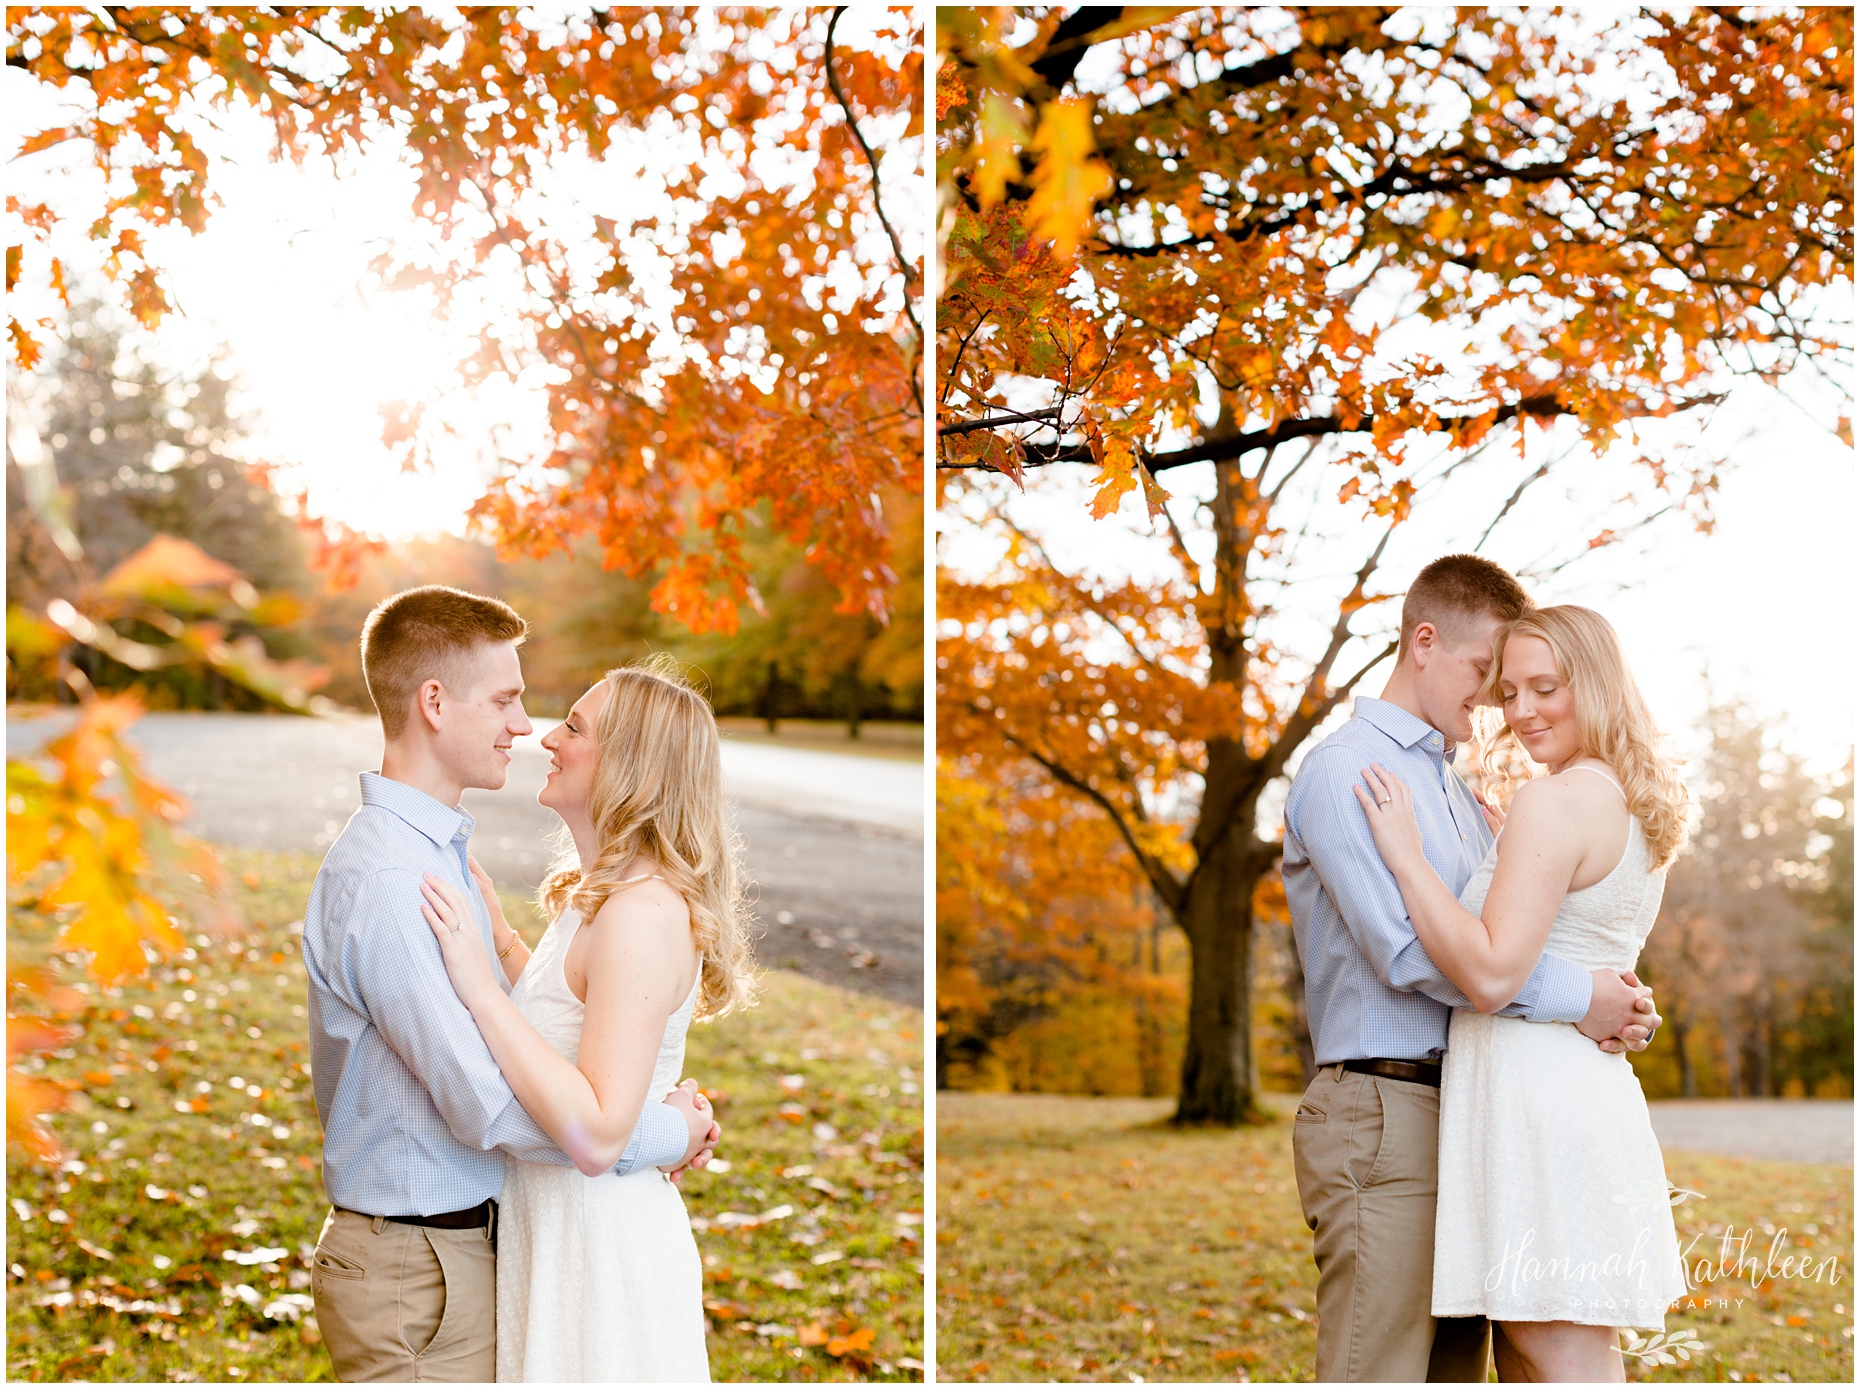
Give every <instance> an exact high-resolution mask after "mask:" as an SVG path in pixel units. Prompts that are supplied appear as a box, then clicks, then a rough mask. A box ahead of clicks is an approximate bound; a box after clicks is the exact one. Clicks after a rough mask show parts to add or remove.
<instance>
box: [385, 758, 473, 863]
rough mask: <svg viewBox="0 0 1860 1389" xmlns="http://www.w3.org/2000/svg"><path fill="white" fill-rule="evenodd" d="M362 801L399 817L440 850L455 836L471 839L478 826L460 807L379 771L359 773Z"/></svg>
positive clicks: (455, 837)
mask: <svg viewBox="0 0 1860 1389" xmlns="http://www.w3.org/2000/svg"><path fill="white" fill-rule="evenodd" d="M362 804H363V805H378V806H380V807H381V808H382V809H383V810H385V811H387V812H388V813H389V814H391V815H395V816H398V817H399V818H400V819H402V820H405V821H406V822H407V823H408V824H410V825H412V826H413V827H414V828H415V829H416V830H418V831H419V832H420V833H421V834H423V835H425V836H426V837H427V838H428V839H430V840H432V841H433V843H434V844H436V845H438V846H439V847H440V848H442V849H443V848H445V847H446V846H447V845H448V844H450V843H452V841H453V840H455V839H459V838H465V839H470V838H471V832H472V831H473V830H474V829H476V828H477V822H476V821H474V820H473V819H472V818H471V816H469V815H467V814H466V813H465V809H464V807H463V806H445V805H441V804H440V803H439V802H438V801H436V800H434V799H433V798H432V797H431V796H429V795H427V794H426V792H424V791H422V790H420V789H419V788H418V787H416V786H409V785H408V784H407V783H406V782H404V781H395V780H394V779H393V778H392V777H384V776H382V775H381V773H379V772H363V773H362Z"/></svg>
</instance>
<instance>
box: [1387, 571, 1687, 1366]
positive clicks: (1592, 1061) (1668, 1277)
mask: <svg viewBox="0 0 1860 1389" xmlns="http://www.w3.org/2000/svg"><path fill="white" fill-rule="evenodd" d="M1496 649H1497V651H1498V653H1499V659H1498V660H1497V661H1496V662H1495V663H1494V665H1493V667H1492V669H1491V672H1490V673H1489V675H1488V677H1487V682H1486V689H1485V693H1486V696H1487V698H1488V699H1489V700H1490V701H1491V702H1494V703H1496V704H1497V705H1498V706H1499V707H1500V708H1501V709H1502V711H1503V715H1504V730H1503V732H1502V733H1500V734H1499V735H1498V737H1497V739H1495V740H1494V741H1493V743H1492V744H1491V745H1489V746H1488V747H1487V749H1486V755H1487V760H1488V764H1489V763H1490V761H1491V759H1492V758H1493V757H1494V756H1495V755H1496V754H1497V753H1498V752H1499V751H1501V750H1502V748H1503V747H1505V746H1510V745H1515V746H1518V747H1521V748H1522V749H1523V751H1524V752H1525V754H1526V755H1527V756H1529V757H1530V759H1531V760H1532V761H1533V762H1535V763H1537V764H1539V765H1540V766H1541V767H1543V768H1544V769H1545V770H1546V771H1547V772H1548V773H1549V775H1545V776H1539V777H1536V778H1535V779H1532V780H1529V781H1526V782H1525V783H1524V785H1522V786H1521V787H1519V788H1518V791H1517V793H1516V795H1515V796H1514V797H1513V798H1512V801H1511V806H1510V810H1509V813H1508V815H1506V816H1504V817H1503V818H1502V819H1501V818H1500V817H1499V816H1498V815H1497V812H1495V811H1494V812H1492V819H1493V821H1494V825H1493V827H1494V829H1496V830H1497V831H1498V834H1499V837H1498V840H1497V842H1496V843H1495V844H1494V845H1493V847H1492V849H1491V851H1490V852H1489V853H1488V854H1487V855H1486V858H1485V861H1484V863H1483V864H1482V865H1481V866H1480V868H1479V869H1478V871H1477V872H1475V873H1474V874H1473V876H1472V879H1471V881H1469V882H1468V883H1467V885H1466V888H1465V890H1464V891H1463V892H1461V893H1460V894H1459V896H1458V898H1457V899H1456V898H1455V897H1454V895H1453V894H1452V893H1451V892H1450V891H1449V890H1448V889H1447V887H1446V885H1445V884H1444V883H1443V882H1442V881H1441V879H1440V876H1439V874H1437V873H1436V872H1435V871H1434V869H1433V868H1432V867H1430V866H1429V864H1428V862H1427V860H1426V858H1425V857H1424V855H1423V853H1422V848H1421V837H1420V832H1419V830H1418V828H1417V827H1416V820H1415V815H1414V810H1413V798H1412V796H1411V794H1410V792H1409V788H1408V787H1407V786H1406V785H1405V784H1404V783H1403V782H1402V781H1401V779H1400V778H1398V777H1396V776H1395V775H1394V774H1393V773H1390V772H1388V771H1386V770H1384V769H1383V768H1382V767H1380V766H1372V767H1371V768H1370V769H1369V770H1367V771H1365V773H1364V776H1363V779H1364V783H1365V784H1364V785H1363V786H1360V787H1358V788H1357V798H1358V800H1359V801H1360V802H1361V803H1362V805H1363V809H1364V812H1365V813H1366V814H1367V815H1368V817H1369V824H1370V829H1371V831H1372V833H1373V834H1374V835H1375V840H1376V847H1377V848H1378V849H1379V850H1380V852H1381V854H1382V857H1383V860H1384V862H1385V863H1387V865H1388V867H1389V869H1390V871H1391V872H1392V873H1393V874H1394V875H1395V879H1396V882H1397V884H1398V886H1399V887H1400V889H1401V895H1402V900H1403V902H1404V903H1405V904H1406V906H1407V909H1408V915H1409V919H1410V920H1411V921H1412V922H1413V923H1414V929H1415V933H1416V935H1417V936H1418V937H1419V938H1420V941H1421V943H1422V945H1423V946H1424V947H1425V948H1426V950H1427V953H1428V954H1429V955H1430V956H1431V957H1432V958H1433V960H1434V962H1435V963H1436V964H1437V965H1438V966H1439V968H1440V969H1441V971H1442V972H1443V973H1444V974H1445V975H1446V976H1447V977H1448V978H1449V979H1451V980H1452V981H1453V982H1454V983H1455V984H1457V985H1458V986H1459V987H1460V989H1461V990H1462V991H1464V993H1465V994H1466V996H1467V997H1468V998H1469V999H1470V1000H1472V1003H1473V1007H1474V1008H1475V1009H1477V1011H1468V1010H1464V1009H1462V1010H1459V1011H1456V1012H1455V1013H1454V1014H1453V1019H1452V1024H1451V1032H1450V1040H1449V1044H1448V1047H1447V1051H1446V1060H1445V1065H1444V1069H1443V1072H1442V1075H1441V1087H1440V1178H1439V1181H1440V1185H1439V1192H1440V1195H1439V1202H1438V1205H1437V1209H1436V1216H1435V1231H1434V1250H1435V1254H1434V1286H1433V1313H1434V1315H1435V1316H1436V1317H1472V1316H1483V1317H1487V1318H1489V1319H1490V1320H1491V1321H1492V1322H1493V1323H1494V1330H1495V1336H1494V1347H1493V1348H1494V1354H1495V1358H1496V1359H1497V1361H1498V1368H1499V1374H1500V1376H1501V1378H1503V1379H1506V1380H1531V1381H1564V1382H1571V1381H1573V1382H1583V1381H1588V1382H1597V1381H1620V1380H1621V1379H1622V1378H1623V1371H1622V1364H1621V1355H1620V1350H1619V1348H1618V1344H1617V1333H1616V1328H1618V1327H1624V1326H1632V1327H1647V1328H1663V1327H1664V1325H1665V1322H1664V1314H1665V1312H1666V1308H1667V1305H1668V1304H1669V1303H1670V1302H1672V1301H1673V1300H1674V1299H1675V1298H1678V1297H1681V1296H1683V1295H1684V1293H1685V1278H1684V1273H1683V1271H1682V1269H1681V1267H1680V1260H1679V1250H1678V1243H1677V1240H1676V1238H1675V1235H1674V1230H1673V1217H1672V1211H1671V1208H1670V1206H1669V1204H1668V1197H1667V1183H1666V1172H1665V1168H1664V1166H1663V1164H1662V1161H1661V1157H1660V1149H1659V1145H1658V1143H1657V1142H1655V1140H1654V1136H1653V1129H1652V1126H1651V1124H1650V1123H1649V1121H1648V1118H1647V1104H1646V1100H1645V1098H1644V1097H1643V1096H1642V1094H1641V1089H1640V1084H1639V1082H1638V1081H1637V1080H1636V1079H1635V1076H1634V1071H1633V1069H1632V1067H1630V1066H1629V1064H1628V1060H1627V1057H1626V1056H1624V1055H1620V1054H1611V1053H1609V1052H1605V1051H1601V1050H1598V1049H1597V1048H1596V1047H1595V1046H1594V1045H1593V1044H1592V1043H1591V1042H1589V1041H1588V1040H1587V1039H1585V1038H1584V1037H1582V1036H1581V1035H1580V1034H1579V1033H1578V1032H1577V1031H1576V1029H1575V1028H1574V1027H1570V1026H1564V1025H1557V1024H1543V1023H1538V1024H1532V1023H1527V1022H1523V1021H1521V1020H1519V1019H1516V1018H1507V1017H1500V1016H1497V1013H1498V1011H1499V1010H1500V1009H1501V1008H1503V1007H1504V1006H1505V1005H1506V1004H1507V1003H1508V1002H1509V1001H1510V1000H1511V999H1512V998H1513V997H1515V996H1516V994H1517V992H1518V989H1519V987H1520V986H1521V985H1522V984H1523V983H1524V981H1525V979H1526V978H1527V977H1528V976H1529V975H1530V973H1531V970H1532V968H1533V966H1534V965H1535V964H1536V962H1537V960H1538V957H1539V956H1540V955H1542V954H1544V953H1545V952H1546V951H1548V952H1551V953H1554V954H1555V955H1557V956H1559V957H1561V958H1563V959H1566V960H1569V961H1571V962H1573V963H1575V964H1578V965H1581V966H1584V967H1587V968H1591V969H1610V970H1631V969H1632V968H1633V965H1634V961H1635V958H1636V956H1638V955H1639V953H1640V948H1641V945H1642V944H1643V942H1645V940H1646V938H1647V933H1648V931H1649V929H1650V928H1651V927H1652V925H1653V921H1654V917H1655V915H1656V914H1657V912H1658V911H1659V907H1660V896H1661V892H1662V891H1663V888H1664V885H1665V879H1666V868H1667V865H1668V864H1670V863H1671V862H1672V860H1673V857H1674V855H1675V854H1677V853H1678V852H1679V850H1680V848H1681V846H1682V845H1683V843H1684V840H1685V813H1686V796H1685V791H1684V788H1683V786H1682V785H1681V783H1680V781H1679V778H1678V776H1677V774H1676V772H1675V769H1674V767H1673V764H1672V763H1671V762H1670V761H1669V760H1668V759H1666V758H1665V757H1664V756H1662V755H1661V753H1660V751H1659V747H1658V734H1657V731H1656V729H1655V727H1654V724H1653V720H1652V717H1651V715H1650V714H1649V713H1648V710H1647V705H1646V701H1645V700H1644V699H1643V698H1642V697H1641V693H1640V690H1639V688H1638V687H1637V686H1636V685H1635V683H1634V679H1633V676H1632V675H1631V674H1630V673H1629V671H1628V668H1627V664H1626V662H1625V660H1624V659H1623V658H1622V654H1621V648H1620V643H1619V641H1618V640H1617V638H1616V636H1615V632H1614V629H1613V628H1612V627H1610V626H1609V625H1608V623H1607V622H1606V621H1605V620H1604V619H1603V618H1602V617H1601V616H1600V615H1599V614H1597V613H1594V612H1591V611H1590V610H1588V609H1587V608H1579V607H1572V606H1564V607H1552V608H1540V609H1535V610H1532V611H1530V612H1527V613H1526V614H1525V615H1524V616H1522V617H1520V618H1518V619H1516V620H1515V621H1512V622H1510V623H1508V624H1507V625H1506V627H1505V628H1504V630H1503V631H1502V632H1501V633H1500V637H1499V641H1498V643H1497V647H1496Z"/></svg>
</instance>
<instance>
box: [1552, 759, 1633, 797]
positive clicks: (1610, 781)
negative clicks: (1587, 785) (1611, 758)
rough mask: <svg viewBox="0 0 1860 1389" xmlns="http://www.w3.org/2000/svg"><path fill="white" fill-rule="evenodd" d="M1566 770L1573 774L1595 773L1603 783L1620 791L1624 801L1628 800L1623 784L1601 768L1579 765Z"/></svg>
mask: <svg viewBox="0 0 1860 1389" xmlns="http://www.w3.org/2000/svg"><path fill="white" fill-rule="evenodd" d="M1565 770H1566V771H1571V772H1594V773H1595V774H1596V775H1597V776H1598V777H1600V778H1601V779H1602V780H1603V781H1605V782H1607V783H1608V784H1609V785H1610V786H1612V787H1614V788H1615V790H1616V791H1619V792H1620V794H1621V799H1622V800H1623V801H1626V800H1627V792H1626V791H1622V790H1621V783H1620V782H1618V781H1616V780H1615V779H1614V778H1613V777H1611V776H1609V775H1608V773H1607V772H1604V771H1603V770H1602V769H1601V768H1600V767H1590V766H1583V765H1578V766H1574V767H1569V768H1566V769H1565Z"/></svg>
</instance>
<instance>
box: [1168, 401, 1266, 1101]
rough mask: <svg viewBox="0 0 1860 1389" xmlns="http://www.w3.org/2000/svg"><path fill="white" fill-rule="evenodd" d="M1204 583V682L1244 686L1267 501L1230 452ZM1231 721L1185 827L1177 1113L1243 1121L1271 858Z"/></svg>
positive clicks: (1228, 411)
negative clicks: (1258, 923) (1189, 836)
mask: <svg viewBox="0 0 1860 1389" xmlns="http://www.w3.org/2000/svg"><path fill="white" fill-rule="evenodd" d="M1232 407H1233V403H1232V401H1231V400H1229V399H1227V398H1225V397H1224V398H1223V399H1222V402H1221V420H1220V423H1219V424H1217V425H1216V430H1217V431H1218V432H1226V431H1230V430H1231V429H1232V427H1233V421H1234V415H1233V408H1232ZM1210 515H1211V519H1212V521H1213V525H1214V542H1215V543H1214V583H1213V587H1212V591H1211V592H1210V593H1209V594H1208V595H1207V596H1206V597H1205V598H1204V599H1202V600H1201V601H1200V602H1198V603H1197V605H1196V606H1197V608H1198V609H1199V611H1198V614H1197V615H1198V616H1199V618H1200V619H1201V626H1202V630H1203V631H1204V632H1205V633H1206V634H1207V638H1208V681H1209V684H1210V685H1211V686H1215V687H1219V686H1222V685H1226V686H1230V687H1231V688H1233V689H1234V690H1236V691H1237V690H1241V689H1244V688H1245V686H1246V679H1247V663H1248V659H1249V651H1248V647H1247V622H1248V619H1249V617H1250V615H1251V609H1250V605H1249V603H1248V601H1247V591H1246V570H1247V561H1248V559H1249V558H1250V556H1251V555H1252V552H1253V546H1254V544H1255V543H1256V542H1257V540H1258V535H1259V532H1258V528H1259V527H1260V526H1261V525H1263V524H1264V523H1265V518H1266V509H1265V507H1264V505H1263V504H1262V502H1261V499H1260V496H1259V488H1258V486H1257V479H1250V478H1248V477H1247V476H1246V475H1245V474H1244V473H1243V472H1242V471H1241V469H1240V460H1239V458H1238V457H1234V458H1231V459H1224V460H1222V461H1220V462H1218V463H1216V464H1215V468H1214V501H1213V503H1212V505H1211V507H1210ZM1241 732H1242V730H1240V729H1236V730H1234V734H1233V735H1232V736H1229V737H1225V738H1212V739H1210V740H1209V741H1208V745H1207V758H1208V767H1207V773H1206V775H1205V777H1204V778H1203V783H1202V795H1201V815H1200V820H1199V821H1198V823H1197V824H1196V826H1195V832H1194V836H1193V839H1194V844H1195V854H1196V866H1195V872H1194V876H1193V877H1192V878H1190V879H1189V885H1188V893H1187V900H1186V901H1185V902H1184V903H1183V904H1182V906H1181V909H1180V910H1179V911H1177V913H1176V920H1177V922H1178V923H1179V924H1180V925H1181V927H1182V929H1183V930H1184V931H1185V932H1187V934H1188V943H1189V957H1190V974H1189V983H1188V1047H1187V1050H1186V1051H1185V1053H1184V1054H1183V1057H1182V1088H1181V1093H1180V1094H1179V1095H1178V1096H1177V1098H1176V1111H1175V1122H1176V1123H1178V1124H1245V1123H1253V1122H1257V1121H1258V1120H1260V1119H1261V1118H1263V1117H1264V1115H1263V1111H1262V1110H1261V1109H1260V1107H1259V1103H1258V1095H1259V1056H1258V1053H1257V1052H1256V1051H1255V1050H1254V1047H1253V890H1254V888H1255V887H1256V886H1257V885H1258V883H1259V880H1260V878H1261V877H1262V876H1263V875H1264V874H1265V873H1266V871H1267V870H1268V869H1269V868H1271V867H1272V863H1273V860H1274V859H1275V858H1276V857H1277V856H1278V846H1277V845H1273V844H1263V843H1261V842H1260V841H1259V840H1258V839H1257V838H1256V837H1255V835H1254V814H1255V807H1256V806H1257V804H1258V801H1259V792H1260V790H1261V787H1262V784H1263V783H1262V781H1261V778H1260V775H1259V764H1258V763H1257V762H1255V761H1254V760H1253V759H1252V758H1250V757H1248V756H1247V752H1246V748H1245V746H1244V742H1243V740H1242V737H1241Z"/></svg>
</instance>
